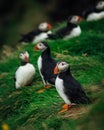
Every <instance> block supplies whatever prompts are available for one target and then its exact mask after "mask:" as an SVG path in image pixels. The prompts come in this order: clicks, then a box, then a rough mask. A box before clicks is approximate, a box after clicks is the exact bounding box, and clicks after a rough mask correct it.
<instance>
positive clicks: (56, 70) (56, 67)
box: [54, 65, 59, 74]
mask: <svg viewBox="0 0 104 130" xmlns="http://www.w3.org/2000/svg"><path fill="white" fill-rule="evenodd" d="M54 74H59V69H58V65H56V66H55V68H54Z"/></svg>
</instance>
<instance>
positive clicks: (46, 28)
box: [38, 22, 52, 31]
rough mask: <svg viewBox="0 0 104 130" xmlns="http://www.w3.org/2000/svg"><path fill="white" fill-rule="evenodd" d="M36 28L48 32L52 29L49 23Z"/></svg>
mask: <svg viewBox="0 0 104 130" xmlns="http://www.w3.org/2000/svg"><path fill="white" fill-rule="evenodd" d="M38 28H39V30H41V31H48V30H50V29H51V28H52V26H51V25H50V24H49V23H47V22H44V23H41V24H39V26H38Z"/></svg>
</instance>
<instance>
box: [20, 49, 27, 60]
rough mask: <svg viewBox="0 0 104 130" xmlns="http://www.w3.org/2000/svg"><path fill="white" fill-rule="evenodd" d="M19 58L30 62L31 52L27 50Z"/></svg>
mask: <svg viewBox="0 0 104 130" xmlns="http://www.w3.org/2000/svg"><path fill="white" fill-rule="evenodd" d="M19 58H20V59H21V61H24V62H29V53H28V52H27V51H24V52H21V53H20V55H19Z"/></svg>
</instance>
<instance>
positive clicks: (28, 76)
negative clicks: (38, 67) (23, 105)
mask: <svg viewBox="0 0 104 130" xmlns="http://www.w3.org/2000/svg"><path fill="white" fill-rule="evenodd" d="M19 57H20V59H21V65H20V67H19V68H18V69H17V70H16V72H15V77H14V79H15V87H16V89H19V88H21V87H23V86H25V85H29V84H30V83H31V82H32V80H33V78H34V75H35V68H34V66H33V65H32V64H31V63H29V53H28V52H27V51H25V52H22V53H20V56H19Z"/></svg>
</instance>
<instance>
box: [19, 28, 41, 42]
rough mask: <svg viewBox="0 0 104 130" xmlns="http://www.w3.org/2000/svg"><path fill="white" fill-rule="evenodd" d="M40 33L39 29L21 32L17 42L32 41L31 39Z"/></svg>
mask: <svg viewBox="0 0 104 130" xmlns="http://www.w3.org/2000/svg"><path fill="white" fill-rule="evenodd" d="M40 33H41V31H40V30H39V29H37V30H33V31H31V32H29V33H27V34H22V35H21V36H22V38H21V39H20V40H19V42H32V40H33V39H34V37H35V36H36V35H39V34H40Z"/></svg>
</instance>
